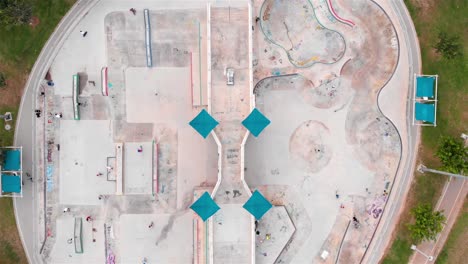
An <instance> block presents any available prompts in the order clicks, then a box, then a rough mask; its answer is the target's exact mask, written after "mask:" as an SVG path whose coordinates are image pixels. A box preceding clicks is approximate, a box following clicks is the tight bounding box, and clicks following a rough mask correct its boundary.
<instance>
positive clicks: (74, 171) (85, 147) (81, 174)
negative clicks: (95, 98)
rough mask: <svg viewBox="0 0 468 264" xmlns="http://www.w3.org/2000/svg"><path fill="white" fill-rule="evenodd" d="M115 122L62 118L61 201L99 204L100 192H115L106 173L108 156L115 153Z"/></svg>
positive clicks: (74, 203)
mask: <svg viewBox="0 0 468 264" xmlns="http://www.w3.org/2000/svg"><path fill="white" fill-rule="evenodd" d="M111 127H112V125H111V121H98V120H81V121H74V120H62V121H60V203H61V204H73V205H99V204H100V201H99V200H98V196H99V195H100V194H114V193H115V182H114V181H107V179H106V177H105V176H96V174H97V173H99V172H101V173H104V174H105V172H106V162H107V157H112V156H114V155H115V148H114V144H113V142H112V131H111Z"/></svg>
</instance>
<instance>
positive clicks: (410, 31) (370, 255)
mask: <svg viewBox="0 0 468 264" xmlns="http://www.w3.org/2000/svg"><path fill="white" fill-rule="evenodd" d="M389 3H390V5H391V6H392V9H393V11H394V12H395V14H396V16H397V17H398V21H394V23H395V22H398V23H399V24H400V26H401V27H402V32H398V34H400V36H402V37H400V40H404V41H405V43H406V47H407V50H408V54H407V55H408V65H409V69H408V70H409V78H410V80H409V82H408V85H409V87H408V91H409V92H408V97H407V106H406V109H407V113H406V127H407V128H408V133H407V137H408V138H407V142H408V145H407V146H406V147H407V151H406V153H405V154H403V153H402V155H403V157H402V160H401V163H400V166H401V167H400V169H401V170H402V172H398V174H399V175H400V177H402V178H401V179H400V183H399V184H398V185H397V186H395V188H396V189H394V190H392V194H391V201H390V202H389V204H388V205H387V208H386V209H385V212H384V214H383V215H382V220H381V222H380V224H379V226H378V227H377V231H376V234H378V236H376V237H375V238H374V239H373V241H372V242H371V244H370V245H369V249H368V252H367V253H366V256H365V257H364V259H363V261H362V263H378V262H379V260H380V259H381V258H382V257H383V253H384V252H385V249H386V247H387V245H388V243H389V242H390V239H391V235H392V232H393V230H394V228H395V225H396V224H397V222H398V218H399V213H400V209H401V208H402V206H403V205H404V202H405V199H406V193H407V192H408V189H409V187H410V185H411V180H412V178H413V172H414V169H415V165H416V164H415V158H416V152H417V147H418V144H419V137H420V134H419V133H420V129H419V127H417V126H413V125H412V116H413V103H412V95H413V79H414V74H415V73H421V56H420V55H421V52H420V49H419V41H418V37H417V34H416V29H415V28H414V24H413V21H412V20H411V16H410V14H409V12H408V10H407V9H406V6H405V4H404V2H403V0H391V1H389ZM402 55H404V54H402Z"/></svg>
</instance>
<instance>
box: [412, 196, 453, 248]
mask: <svg viewBox="0 0 468 264" xmlns="http://www.w3.org/2000/svg"><path fill="white" fill-rule="evenodd" d="M411 214H412V215H413V216H414V217H415V219H416V222H415V223H414V224H409V225H408V229H409V230H410V232H411V238H412V239H413V240H414V242H415V243H416V244H419V243H421V242H422V241H424V240H435V239H436V236H437V234H439V233H440V231H442V229H443V225H444V224H445V216H444V215H443V214H442V212H441V211H435V212H433V211H432V206H431V205H430V204H422V205H418V206H416V207H415V208H413V209H411Z"/></svg>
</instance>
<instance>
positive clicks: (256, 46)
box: [35, 0, 407, 263]
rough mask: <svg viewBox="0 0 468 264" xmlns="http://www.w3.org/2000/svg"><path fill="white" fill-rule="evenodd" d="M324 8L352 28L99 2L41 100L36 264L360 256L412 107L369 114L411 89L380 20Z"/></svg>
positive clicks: (376, 8)
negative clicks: (401, 83)
mask: <svg viewBox="0 0 468 264" xmlns="http://www.w3.org/2000/svg"><path fill="white" fill-rule="evenodd" d="M331 2H333V4H334V11H336V12H339V13H340V15H341V16H342V17H343V18H345V19H346V21H351V22H352V23H353V24H355V25H354V26H353V25H350V24H349V23H344V22H343V21H340V19H343V18H337V17H335V16H334V15H336V13H335V14H333V13H332V12H331V11H330V10H331V9H329V8H327V1H321V0H313V1H301V0H294V1H273V0H271V1H270V0H265V1H260V0H258V1H252V2H251V1H186V2H183V4H182V2H181V1H173V2H170V3H169V2H164V1H138V2H135V3H133V2H130V1H128V2H127V1H115V2H113V1H109V0H105V1H100V2H98V3H97V4H96V5H95V6H94V7H93V8H92V9H91V10H90V11H89V13H88V14H87V15H86V17H84V18H83V19H82V20H80V22H79V23H78V24H77V26H76V27H75V28H73V29H72V30H71V32H70V34H69V35H68V36H67V39H66V40H65V41H64V44H63V46H62V47H61V48H60V52H59V53H58V55H57V56H56V57H55V59H54V61H53V64H52V66H51V68H50V69H49V73H48V74H49V75H50V78H51V79H52V80H53V83H54V85H53V87H50V86H48V85H47V84H46V81H44V82H43V84H42V85H43V86H44V89H46V95H45V97H44V99H38V100H43V101H40V102H38V103H40V104H42V105H43V109H42V111H43V113H44V117H43V121H41V122H42V123H41V122H39V123H38V127H37V129H38V131H39V132H38V133H37V137H38V138H39V140H40V141H42V143H43V145H42V146H41V148H42V151H43V153H46V154H47V155H46V156H44V155H43V156H42V157H40V158H39V160H38V164H40V169H39V170H41V171H43V173H44V181H45V184H44V186H38V187H37V189H36V190H37V197H38V201H37V207H38V208H39V209H38V210H39V212H40V213H39V215H43V216H44V217H41V218H40V219H39V221H38V222H39V223H38V228H37V230H38V232H39V235H38V237H37V241H35V243H37V244H38V245H39V246H38V248H40V252H41V253H40V254H41V257H42V260H43V261H44V262H45V263H82V262H88V263H102V262H106V263H190V262H193V263H278V262H280V263H283V262H284V263H302V262H313V263H335V261H338V262H339V263H345V262H344V260H346V261H349V262H353V263H354V262H359V261H361V259H362V258H363V257H364V255H365V254H366V251H367V247H368V245H369V244H370V243H371V241H372V238H373V236H374V233H375V231H376V228H377V226H378V224H379V221H380V218H381V216H382V212H383V210H384V208H385V205H386V203H387V201H388V196H389V193H390V192H391V190H392V186H393V184H394V181H395V177H396V174H397V169H398V166H399V162H400V159H401V155H402V142H401V138H400V133H402V132H401V131H400V129H401V128H402V126H401V124H400V123H399V122H400V121H399V118H401V116H403V118H404V113H405V112H406V111H405V109H404V107H403V108H399V109H393V110H392V111H393V112H392V114H393V115H394V116H397V118H394V120H395V119H397V121H395V123H394V122H393V121H392V120H390V119H389V118H388V117H387V116H386V114H384V113H383V112H382V110H381V109H380V107H379V104H378V103H381V104H383V105H385V104H388V101H395V100H397V101H400V100H404V98H406V92H407V91H406V90H404V89H401V88H398V89H397V88H395V87H398V83H391V82H390V80H391V79H392V77H393V76H394V73H395V72H396V69H397V65H398V63H399V52H400V46H399V42H398V36H397V33H396V29H395V27H394V25H393V23H392V21H391V20H390V18H389V16H388V15H387V14H386V12H385V10H384V8H382V6H380V5H378V4H377V3H375V2H372V1H370V2H369V1H355V2H353V3H347V2H346V1H341V0H340V1H331ZM286 4H287V6H288V7H289V8H286ZM131 8H133V9H135V11H136V12H131V11H129V10H130V9H131ZM349 10H353V12H352V13H351V12H350V11H349ZM294 14H296V16H294ZM371 21H373V23H371ZM80 31H83V32H84V31H86V32H87V33H86V34H85V35H83V34H82V33H80ZM228 68H230V69H233V70H234V71H235V75H234V83H233V84H229V83H227V81H226V80H227V69H228ZM397 74H400V73H397ZM73 76H78V77H73ZM73 78H78V80H79V81H75V79H73ZM389 83H390V84H389ZM387 84H389V85H387ZM383 87H385V89H394V90H393V91H391V92H389V93H388V94H385V96H386V97H385V98H382V97H379V94H380V92H381V90H382V89H383ZM402 98H403V99H402ZM378 101H382V102H378ZM56 113H60V114H61V116H60V117H57V116H56ZM205 195H206V196H205ZM202 199H207V200H208V202H210V203H212V206H215V207H217V208H215V209H213V208H211V210H212V212H210V213H208V212H206V211H205V212H198V211H197V210H196V208H198V207H197V206H195V205H197V201H199V200H200V201H201V200H202ZM254 199H258V200H255V201H253V200H254ZM262 199H263V200H262ZM250 202H253V203H256V204H255V205H256V206H259V205H258V204H259V203H260V202H264V204H262V205H261V206H260V207H262V206H263V208H260V209H261V210H260V209H259V210H260V211H255V210H256V209H258V208H254V209H252V210H251V209H250V208H251V207H249V203H250ZM204 206H208V205H206V204H205V205H204ZM205 209H206V208H205ZM262 210H263V211H262ZM205 214H206V215H205ZM43 227H45V228H43Z"/></svg>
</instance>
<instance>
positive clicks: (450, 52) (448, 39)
mask: <svg viewBox="0 0 468 264" xmlns="http://www.w3.org/2000/svg"><path fill="white" fill-rule="evenodd" d="M434 48H435V49H436V50H437V52H438V53H440V54H442V56H444V57H445V58H446V59H455V58H457V57H461V56H462V55H463V47H462V45H461V43H460V37H459V36H449V35H448V34H447V33H446V32H443V31H442V32H440V33H439V42H437V44H436V45H435V46H434Z"/></svg>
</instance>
